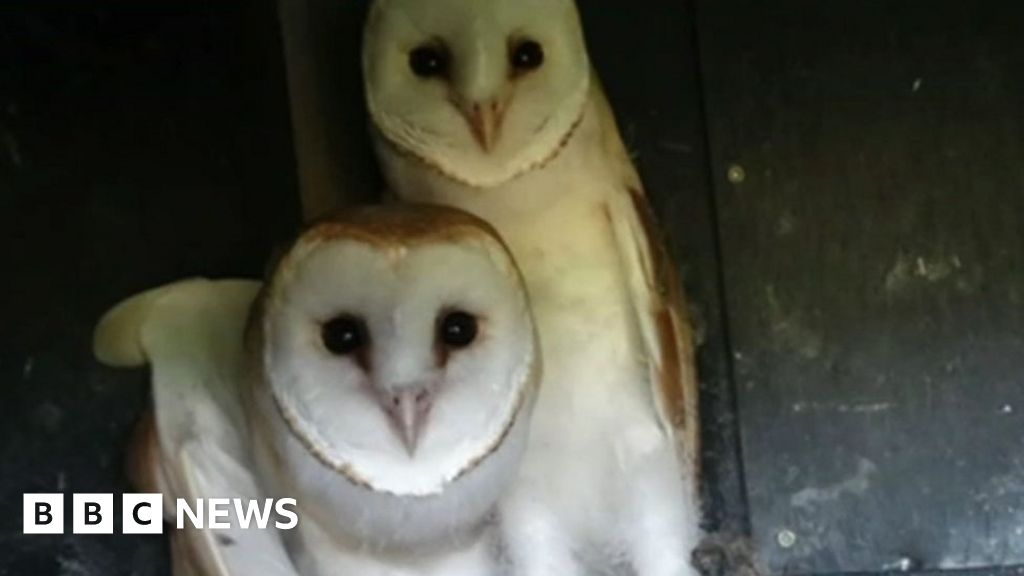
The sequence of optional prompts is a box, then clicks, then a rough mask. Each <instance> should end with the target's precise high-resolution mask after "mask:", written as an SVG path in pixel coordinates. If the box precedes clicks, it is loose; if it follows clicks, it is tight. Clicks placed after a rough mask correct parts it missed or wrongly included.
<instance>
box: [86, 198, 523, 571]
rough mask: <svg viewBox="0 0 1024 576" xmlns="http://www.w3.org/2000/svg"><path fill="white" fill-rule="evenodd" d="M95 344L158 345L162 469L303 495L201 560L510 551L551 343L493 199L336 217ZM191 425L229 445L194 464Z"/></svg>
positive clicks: (327, 566)
mask: <svg viewBox="0 0 1024 576" xmlns="http://www.w3.org/2000/svg"><path fill="white" fill-rule="evenodd" d="M247 316H248V322H247V323H246V317H247ZM246 326H247V327H246ZM97 352H98V354H99V356H100V357H101V358H102V359H105V360H106V361H108V362H111V363H115V364H121V365H124V364H132V363H139V362H140V361H142V359H143V358H148V359H149V360H150V361H151V362H152V364H153V370H154V376H153V377H154V384H155V395H154V401H155V402H154V403H155V414H156V423H157V426H156V428H155V431H156V434H154V435H153V439H152V440H150V442H153V443H154V445H153V446H152V447H151V449H150V450H148V451H147V452H144V453H145V458H144V462H148V463H149V466H148V475H149V476H156V477H157V478H158V483H159V484H160V485H162V486H165V487H167V488H169V489H170V490H169V491H170V492H172V493H175V494H182V493H185V494H191V493H195V494H202V493H204V488H205V487H206V485H205V484H203V483H202V482H201V481H196V478H197V477H198V478H200V479H203V478H205V479H210V478H215V477H217V475H218V474H220V473H221V472H224V473H225V474H226V477H225V478H224V479H222V480H220V481H219V489H220V490H221V494H223V493H225V492H227V493H233V492H231V490H232V489H233V488H236V487H237V488H238V489H239V490H242V491H246V490H249V491H251V492H254V491H255V490H256V488H254V487H259V489H261V490H262V493H263V494H265V495H269V496H272V497H277V498H282V497H292V498H295V499H296V500H297V506H296V508H297V512H298V516H299V519H300V521H299V524H298V527H297V528H296V529H295V530H294V531H290V532H287V533H284V532H281V533H277V534H267V533H263V532H251V531H240V532H241V533H240V534H237V535H235V534H233V535H232V541H233V542H234V544H233V545H232V546H230V547H228V548H226V549H225V548H224V547H223V546H219V545H218V542H219V541H218V540H216V538H207V539H205V540H204V539H203V538H204V536H205V535H203V534H200V535H198V536H197V537H196V538H195V539H194V541H190V542H185V543H183V544H182V545H181V546H180V547H179V548H181V549H182V550H183V552H182V554H181V556H182V557H189V558H190V557H195V556H200V557H203V556H206V557H211V558H212V560H206V561H205V562H203V566H204V567H205V566H209V565H213V566H215V567H219V568H220V570H219V571H218V570H217V569H205V570H199V571H196V572H195V573H197V574H214V575H218V576H220V575H227V574H231V575H249V574H261V575H263V574H278V573H280V574H285V573H286V572H274V571H273V568H274V567H275V564H273V563H268V565H267V566H266V567H264V566H263V565H262V562H264V561H265V558H266V554H267V552H268V550H269V551H271V552H274V554H275V557H274V558H275V561H276V560H280V564H281V565H282V566H283V568H282V570H287V569H289V568H290V569H291V570H293V571H294V572H292V573H294V574H303V575H305V576H310V575H313V576H340V575H350V574H359V575H361V576H385V575H386V576H399V575H401V576H414V575H415V576H420V575H422V576H434V575H437V576H440V575H442V574H443V575H451V576H485V575H490V574H494V573H495V571H496V570H497V567H496V550H495V548H496V545H495V543H494V540H493V538H492V529H491V522H490V516H491V513H492V511H493V508H494V505H495V502H496V501H497V499H498V498H499V496H500V495H501V494H502V493H503V491H504V490H505V488H506V487H507V485H508V483H509V481H510V480H511V479H512V478H513V477H514V472H515V470H516V469H517V466H518V462H519V460H520V458H521V455H522V452H523V450H524V447H525V445H526V440H527V437H528V431H529V421H530V413H531V411H532V407H533V404H534V401H535V397H536V393H537V392H536V391H537V385H538V382H539V373H540V354H539V350H538V346H537V344H536V333H535V329H534V325H533V321H532V317H531V313H530V306H529V303H528V299H527V296H526V291H525V288H524V286H523V284H522V281H521V276H520V273H519V270H518V268H517V267H516V265H515V263H514V261H513V260H512V259H511V257H510V255H509V252H508V250H507V248H506V247H505V245H504V243H503V241H502V240H501V239H500V238H499V237H498V236H497V234H496V233H495V232H494V230H493V229H492V228H491V227H490V226H488V225H487V224H485V223H483V222H482V221H480V220H479V219H478V218H476V217H473V216H471V215H469V214H467V213H464V212H461V211H457V210H454V209H450V208H442V207H430V206H420V207H413V206H391V207H376V208H364V209H359V210H354V211H349V212H346V213H344V214H342V215H339V216H334V217H331V218H328V219H326V220H323V221H321V222H318V223H316V224H314V225H313V226H311V227H310V228H309V229H308V230H307V231H306V232H305V233H303V234H302V235H301V236H300V237H299V238H298V239H297V240H296V241H295V242H294V243H293V244H292V245H291V246H290V248H289V249H288V250H287V252H286V253H285V254H284V255H283V256H282V257H281V258H280V259H279V260H278V261H277V263H276V265H275V266H274V267H273V270H272V272H271V274H270V275H269V278H268V280H267V281H266V283H265V284H263V285H262V286H260V285H258V284H254V283H232V282H209V281H193V282H188V283H184V284H178V285H172V286H170V287H165V288H162V289H158V290H157V291H154V292H149V293H145V294H143V295H141V296H137V297H135V298H133V299H130V300H128V301H127V302H126V303H124V304H122V305H120V306H119V307H117V308H115V309H114V310H113V311H112V312H110V313H109V314H108V315H107V317H106V318H105V319H104V320H103V321H102V322H101V324H100V327H99V329H98V331H97ZM215 406H216V407H219V408H218V409H213V408H214V407H215ZM211 432H212V433H211ZM232 432H233V434H232ZM224 439H226V440H224ZM191 443H196V444H204V443H205V444H215V445H216V448H217V452H218V453H219V454H220V455H222V456H224V455H226V457H222V458H220V459H215V460H209V459H207V460H203V461H199V462H198V463H196V461H195V460H192V459H187V458H185V457H188V456H189V455H190V454H191V452H190V444H191ZM175 454H178V455H184V457H182V456H179V457H178V458H175V457H174V455H175ZM147 459H148V460H147ZM225 461H228V464H229V465H225ZM143 468H146V466H145V465H144V466H143ZM146 475H147V473H143V474H140V476H143V477H145V476H146ZM239 478H241V479H242V480H244V481H238V482H236V481H235V480H237V479H239ZM179 479H180V480H181V481H179ZM247 493H248V492H247ZM246 538H248V540H246ZM247 544H252V546H245V545H247ZM197 549H198V550H199V552H198V554H197V553H196V552H195V551H196V550H197ZM211 550H212V551H211ZM225 550H227V551H228V553H230V554H232V556H231V557H230V558H225V557H224V554H225ZM281 551H283V553H282V554H278V552H281ZM278 556H281V558H278ZM187 560H188V558H186V559H185V560H181V561H178V559H177V558H176V561H178V563H179V564H185V563H186V561H187ZM264 568H266V569H264ZM191 573H192V572H185V571H182V572H177V570H176V574H191Z"/></svg>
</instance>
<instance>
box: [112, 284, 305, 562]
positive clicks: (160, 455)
mask: <svg viewBox="0 0 1024 576" xmlns="http://www.w3.org/2000/svg"><path fill="white" fill-rule="evenodd" d="M259 288H260V283H259V282H254V281H246V280H225V281H208V280H202V279H196V280H186V281H182V282H178V283H175V284H170V285H167V286H163V287H160V288H156V289H153V290H150V291H147V292H144V293H142V294H139V295H136V296H134V297H131V298H129V299H127V300H125V301H124V302H122V303H120V304H118V305H117V306H115V307H114V308H113V309H111V310H110V311H109V312H107V313H106V314H105V315H104V317H103V318H102V319H101V320H100V323H99V324H98V326H97V327H96V331H95V334H94V338H93V346H94V352H95V354H96V357H97V358H98V359H99V360H100V361H101V362H103V363H105V364H108V365H111V366H122V367H128V366H142V365H144V364H146V363H147V362H148V363H149V364H150V368H151V373H152V375H151V378H152V382H153V408H152V418H151V419H145V418H144V421H143V423H142V425H141V426H140V430H139V434H138V437H137V438H136V444H135V446H134V447H133V448H132V449H131V454H130V458H131V459H132V460H134V462H133V463H132V464H131V465H132V467H133V468H134V470H133V472H134V476H135V478H136V479H137V480H138V481H140V482H141V483H142V484H143V489H148V490H154V489H155V490H159V491H161V492H162V493H164V495H165V512H166V513H165V516H166V517H168V518H174V509H175V508H174V502H175V499H176V498H184V499H186V500H188V501H189V502H190V504H191V505H192V506H194V505H195V499H196V498H210V497H220V498H225V497H226V498H243V499H246V500H248V499H255V498H259V497H260V490H259V483H258V482H257V481H256V479H255V477H254V476H253V474H252V472H251V471H250V468H249V467H248V465H247V462H248V456H247V454H248V450H247V448H246V446H247V445H246V442H245V439H244V438H243V436H242V434H241V433H240V431H242V430H245V422H244V417H243V410H242V404H241V400H240V397H239V390H238V385H239V383H240V382H241V381H242V379H243V378H244V376H245V373H244V370H245V361H244V343H243V335H244V331H245V323H246V321H247V317H248V314H249V308H250V306H251V304H252V302H253V300H254V299H255V297H256V294H257V292H258V291H259ZM186 522H187V521H186ZM174 536H175V546H174V549H173V553H174V556H175V558H174V560H175V565H176V566H189V567H191V570H194V571H197V573H198V574H202V575H208V576H239V575H245V576H247V575H249V574H268V575H274V576H295V575H296V571H295V569H294V568H293V567H292V566H291V563H290V561H289V560H288V556H287V554H286V552H285V550H284V546H283V544H282V542H281V540H280V537H279V535H278V534H277V533H276V532H275V531H274V530H272V529H268V530H259V529H250V530H241V529H237V527H234V526H233V528H232V529H230V530H218V531H212V530H191V529H190V530H185V531H180V532H179V531H176V532H175V534H174Z"/></svg>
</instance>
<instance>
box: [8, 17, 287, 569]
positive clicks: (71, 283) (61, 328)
mask: <svg viewBox="0 0 1024 576" xmlns="http://www.w3.org/2000/svg"><path fill="white" fill-rule="evenodd" d="M143 4H144V7H143ZM143 4H140V3H124V2H122V3H114V2H109V3H99V2H82V3H76V4H74V5H71V4H70V3H34V4H29V3H22V4H21V5H14V4H11V3H5V4H4V6H3V7H2V8H0V246H2V248H0V254H2V256H3V258H2V259H3V263H4V265H3V275H2V276H3V284H4V288H3V289H2V295H3V297H2V298H0V317H2V318H3V319H4V328H3V330H0V415H2V418H0V574H2V575H10V576H49V575H60V576H121V575H123V576H128V575H133V576H158V575H165V574H168V573H169V566H168V556H167V553H168V550H167V546H166V544H165V541H164V539H163V538H161V537H157V536H123V535H114V536H73V535H71V534H65V535H63V536H23V535H21V505H22V493H24V492H57V491H63V492H65V493H68V494H70V493H72V492H107V493H110V492H113V493H115V494H120V493H122V492H124V491H126V490H128V486H127V484H126V480H125V478H124V474H123V468H122V452H123V448H124V445H125V441H126V439H127V436H128V433H129V431H130V429H131V426H132V424H133V422H134V421H135V419H136V417H137V415H138V413H139V412H140V410H141V409H142V407H143V405H144V404H145V402H146V400H147V394H148V388H147V387H148V384H147V381H146V375H145V372H144V371H127V372H125V371H115V370H110V369H105V368H103V367H100V366H99V365H98V364H97V363H96V362H95V361H94V360H93V359H92V355H91V351H90V347H91V331H92V327H93V325H94V323H95V321H96V320H97V319H98V317H99V315H100V314H101V313H102V312H103V311H104V310H105V309H106V308H107V307H109V306H110V305H112V304H114V303H115V302H116V301H117V300H118V299H120V298H123V297H125V296H128V295H130V294H132V293H134V292H137V291H139V290H142V289H145V288H148V287H152V286H155V285H158V284H161V283H164V282H168V281H171V280H175V279H179V278H182V277H188V276H195V275H214V276H226V275H244V276H254V277H258V276H259V275H260V274H261V273H262V270H263V263H264V259H265V258H266V255H267V254H268V253H269V251H270V249H271V246H273V245H274V244H275V243H276V242H277V241H279V240H281V239H283V238H284V237H285V236H286V235H288V234H290V233H291V231H292V230H293V228H294V227H295V226H296V224H297V222H298V205H297V196H296V193H295V186H296V185H295V182H294V178H295V177H294V171H295V169H294V161H293V155H292V151H291V142H290V129H289V124H288V112H287V102H286V92H285V89H284V85H283V82H284V80H283V65H282V63H281V56H280V49H279V47H275V43H276V42H277V40H276V37H275V34H276V30H277V29H276V23H275V21H274V11H273V7H272V6H271V5H263V4H261V3H258V2H257V3H249V2H219V3H218V4H217V8H216V9H209V8H207V9H205V10H204V11H200V10H187V9H183V8H182V6H181V3H180V2H175V3H171V2H156V3H154V2H146V3H143ZM161 4H162V6H161ZM117 501H119V498H118V497H115V502H117ZM70 504H71V497H70V496H67V497H66V499H65V513H66V515H67V516H66V518H67V529H68V531H70V511H69V509H68V507H70ZM117 514H118V517H117V521H116V524H117V527H116V528H115V531H119V524H120V519H119V514H120V508H119V506H118V509H117Z"/></svg>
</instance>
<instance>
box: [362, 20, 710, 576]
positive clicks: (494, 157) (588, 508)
mask: <svg viewBox="0 0 1024 576" xmlns="http://www.w3.org/2000/svg"><path fill="white" fill-rule="evenodd" d="M363 69H364V80H365V95H366V102H367V107H368V109H369V113H370V117H371V119H372V124H373V128H372V131H373V135H374V139H375V146H376V149H377V152H378V156H379V159H380V161H381V164H382V171H383V173H384V176H385V179H386V180H387V182H388V184H389V186H390V188H391V189H392V190H393V192H394V193H395V195H396V196H397V197H398V199H399V200H404V201H412V202H425V203H433V204H443V205H452V206H456V207H459V208H462V209H465V210H468V211H470V212H472V213H475V214H476V215H478V216H480V217H482V218H484V219H485V220H487V221H488V222H490V223H491V224H493V225H494V226H495V227H496V228H497V229H498V231H499V232H500V233H501V234H502V236H503V237H504V238H505V240H506V241H507V242H508V244H509V246H510V248H511V250H512V253H513V254H514V256H515V258H516V260H517V262H518V263H519V266H520V269H521V270H522V272H523V275H524V278H525V281H526V284H527V290H528V292H529V294H530V298H531V302H532V306H533V312H534V317H535V319H536V321H537V326H538V333H539V337H540V344H541V350H542V355H543V357H544V366H545V370H544V375H543V383H542V385H541V392H540V397H539V400H538V404H537V408H536V411H535V413H534V420H533V428H532V431H531V435H530V439H529V443H528V448H527V451H526V456H525V458H524V461H523V465H522V468H521V470H520V473H519V476H518V478H517V480H516V483H515V485H514V488H513V489H512V490H511V492H510V493H509V494H508V495H507V496H506V497H505V498H504V499H503V503H502V505H501V527H502V528H501V533H502V538H503V546H504V547H505V549H506V550H507V553H508V555H509V557H510V559H511V561H512V563H513V565H514V566H515V569H516V572H517V573H518V574H525V575H527V576H541V575H551V574H558V575H560V576H570V575H574V574H584V573H587V574H589V573H611V574H633V573H635V574H639V575H641V576H670V575H671V576H678V575H681V574H691V573H693V571H694V570H693V568H692V566H691V563H690V554H691V551H692V550H693V548H694V547H695V545H696V543H697V541H698V539H699V538H700V530H699V504H698V501H697V489H696V484H697V464H696V458H697V456H696V455H697V453H698V450H697V445H698V436H697V429H698V423H697V410H696V376H695V370H694V365H693V350H692V342H691V335H690V331H689V325H688V320H687V318H686V317H685V315H684V313H683V307H682V305H681V301H682V293H681V288H680V284H679V282H678V280H677V278H676V276H675V274H674V272H673V269H672V267H671V264H670V262H669V261H668V259H667V257H666V253H665V251H664V247H663V245H662V244H661V242H660V238H658V237H657V236H656V235H655V233H654V232H653V220H652V217H651V211H650V208H649V206H648V203H647V200H646V198H645V196H644V193H643V191H642V186H641V183H640V180H639V177H638V175H637V172H636V170H635V169H634V167H633V165H632V163H631V161H630V159H629V156H628V155H627V153H626V150H625V148H624V146H623V144H622V141H621V138H620V136H619V133H618V129H617V127H616V124H615V120H614V117H613V115H612V112H611V110H610V107H609V106H608V104H607V102H606V100H605V98H604V96H603V94H602V91H601V89H600V86H599V84H598V81H597V79H596V77H595V75H594V73H593V72H592V71H591V69H590V65H589V60H588V56H587V52H586V48H585V44H584V38H583V33H582V30H581V24H580V20H579V16H578V14H577V10H576V7H575V5H574V3H573V2H572V1H571V0H490V1H488V2H480V1H478V0H375V2H374V3H373V4H372V6H371V8H370V12H369V15H368V18H367V23H366V29H365V36H364V44H363Z"/></svg>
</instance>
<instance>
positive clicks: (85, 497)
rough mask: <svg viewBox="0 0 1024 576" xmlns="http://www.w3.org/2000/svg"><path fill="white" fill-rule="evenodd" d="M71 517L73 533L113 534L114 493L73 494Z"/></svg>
mask: <svg viewBox="0 0 1024 576" xmlns="http://www.w3.org/2000/svg"><path fill="white" fill-rule="evenodd" d="M72 519H73V522H72V530H73V531H74V533H75V534H113V533H114V495H113V494H75V496H74V510H73V514H72Z"/></svg>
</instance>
